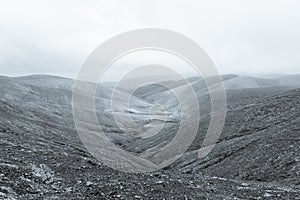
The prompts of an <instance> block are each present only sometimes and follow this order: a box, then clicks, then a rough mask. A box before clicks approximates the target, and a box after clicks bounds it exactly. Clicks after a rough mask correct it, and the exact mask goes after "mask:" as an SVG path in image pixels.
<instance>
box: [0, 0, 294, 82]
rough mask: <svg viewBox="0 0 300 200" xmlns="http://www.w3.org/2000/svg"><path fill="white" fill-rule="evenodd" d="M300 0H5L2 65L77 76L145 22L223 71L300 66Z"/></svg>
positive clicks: (5, 70)
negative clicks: (190, 44)
mask: <svg viewBox="0 0 300 200" xmlns="http://www.w3.org/2000/svg"><path fill="white" fill-rule="evenodd" d="M298 2H299V1H296V0H294V1H293V0H290V1H289V0H268V1H267V0H266V1H259V0H254V1H253V0H252V1H250V0H249V1H240V0H228V1H217V0H212V1H197V0H187V1H183V0H181V1H179V0H165V1H157V0H152V1H140V0H127V1H122V0H119V1H117V0H115V1H50V0H49V1H37V0H36V1H33V0H31V1H21V0H20V1H16V0H12V1H0V73H1V74H6V75H21V74H31V73H52V74H57V75H62V76H71V77H74V76H75V75H76V73H77V72H78V69H79V67H80V65H81V64H82V63H83V61H84V59H85V58H86V57H87V56H88V54H89V53H90V52H91V51H92V50H93V49H94V48H95V47H97V46H98V45H99V44H101V42H103V41H105V40H106V39H108V38H110V37H111V36H113V35H115V34H118V33H120V32H123V31H126V30H131V29H135V28H143V27H156V28H165V29H171V30H174V31H178V32H181V33H183V34H185V35H187V36H188V37H190V38H192V39H193V40H195V41H196V42H198V43H199V44H200V45H201V46H202V47H203V48H204V49H205V50H206V51H207V53H208V54H209V55H210V57H211V58H212V59H213V60H214V62H215V63H216V65H217V67H218V69H219V70H220V71H221V72H222V73H280V72H281V73H300V67H299V64H300V57H299V56H298V52H300V39H299V35H300V28H299V24H300V14H299V12H298V8H299V6H300V3H298Z"/></svg>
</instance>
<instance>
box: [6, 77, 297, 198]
mask: <svg viewBox="0 0 300 200" xmlns="http://www.w3.org/2000/svg"><path fill="white" fill-rule="evenodd" d="M224 79H225V78H224ZM240 79H241V77H236V76H229V77H226V81H227V82H228V84H227V85H226V81H225V86H226V87H227V97H228V111H227V118H226V123H225V128H224V132H223V133H222V135H221V138H220V139H219V141H218V144H217V145H216V147H215V149H214V150H213V151H212V152H211V154H209V156H207V157H206V158H205V159H197V157H196V156H195V155H196V150H197V149H199V148H200V146H199V144H201V142H200V141H201V140H202V139H203V134H204V133H205V127H207V123H208V121H209V109H207V107H209V106H208V105H207V104H205V103H202V104H201V105H200V106H201V111H202V112H203V113H207V114H208V115H204V117H203V118H202V119H201V122H200V125H201V126H200V127H202V129H201V130H200V129H199V133H198V135H197V137H196V139H195V141H194V143H193V144H192V146H191V147H190V149H189V150H188V151H187V152H186V153H185V155H184V156H183V157H182V158H180V159H179V160H177V161H176V162H175V163H173V164H172V165H171V166H169V167H166V168H164V169H162V170H160V171H157V172H152V173H147V174H130V173H123V172H120V171H115V170H113V169H111V168H108V167H107V166H105V165H104V164H102V163H100V162H98V161H97V160H96V159H95V158H93V157H92V156H91V155H90V154H89V152H88V151H87V150H86V149H85V147H84V146H83V144H82V142H81V141H80V139H79V136H78V134H77V132H76V130H75V128H74V122H73V118H72V111H71V98H72V85H73V81H72V80H69V79H64V78H60V77H51V76H29V77H20V78H9V77H0V83H1V88H0V90H1V97H0V146H1V153H0V199H163V198H165V199H300V98H299V97H300V89H297V88H298V86H297V84H296V83H295V82H292V83H289V84H286V85H284V84H282V80H277V82H276V81H271V82H270V81H268V80H267V81H266V80H262V79H250V78H247V81H248V82H249V83H251V85H250V86H251V87H250V86H249V85H247V86H249V87H245V86H244V87H242V88H240V87H239V88H236V87H235V86H236V84H237V83H236V82H238V81H241V80H240ZM196 81H197V80H196ZM242 81H243V82H245V80H244V79H242ZM193 83H194V85H199V84H197V82H193ZM172 84H173V83H172ZM178 84H179V83H176V84H174V85H175V86H174V87H176V86H177V85H178ZM255 84H256V85H255ZM152 87H154V86H152ZM106 90H107V91H108V90H109V88H106ZM159 90H160V93H159V96H161V97H158V96H157V95H158V94H154V92H155V90H153V93H149V90H147V93H143V92H142V93H141V94H139V95H137V98H138V99H137V100H136V101H139V102H138V103H139V104H143V105H144V104H145V105H146V106H147V105H148V104H149V102H151V101H149V99H151V100H153V98H154V99H157V101H161V99H165V98H166V97H165V96H164V95H167V91H165V92H164V91H162V90H161V89H159ZM196 90H197V91H199V92H198V94H199V96H198V97H199V99H202V100H205V99H207V95H205V89H203V88H196ZM140 92H141V91H140ZM108 93H109V92H108ZM202 94H203V95H202ZM160 98H161V99H160ZM106 101H107V100H106V99H105V98H104V97H103V98H102V99H100V104H101V105H103V106H102V107H105V105H106ZM140 101H141V102H140ZM143 101H145V103H143ZM202 102H205V101H202ZM168 103H170V102H168ZM171 103H172V102H171ZM100 110H101V108H100ZM101 111H103V112H104V110H101ZM133 114H134V113H133ZM103 123H104V124H105V125H106V127H107V132H108V134H110V133H111V134H113V136H111V138H112V140H114V141H117V143H118V144H119V145H120V146H122V147H124V148H127V149H129V150H132V151H138V152H142V151H145V146H146V144H149V141H145V140H144V139H139V138H137V139H135V140H130V139H132V138H126V136H122V137H119V136H118V135H120V134H121V133H119V132H118V131H117V130H116V129H115V127H113V126H114V125H113V124H109V120H108V121H104V122H103ZM171 124H175V125H174V127H176V123H174V121H173V122H170V129H168V130H169V131H168V130H164V131H163V132H162V133H161V134H160V135H158V136H156V138H152V139H154V140H153V141H152V143H151V145H150V148H155V147H157V146H161V145H162V141H168V140H169V139H170V138H172V134H173V132H172V131H171V130H173V129H172V128H174V127H173V125H172V126H171ZM203 127H204V128H203ZM116 135H117V136H116ZM121 135H122V134H121ZM157 137H158V138H157ZM129 140H130V143H129V142H128V141H129Z"/></svg>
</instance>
